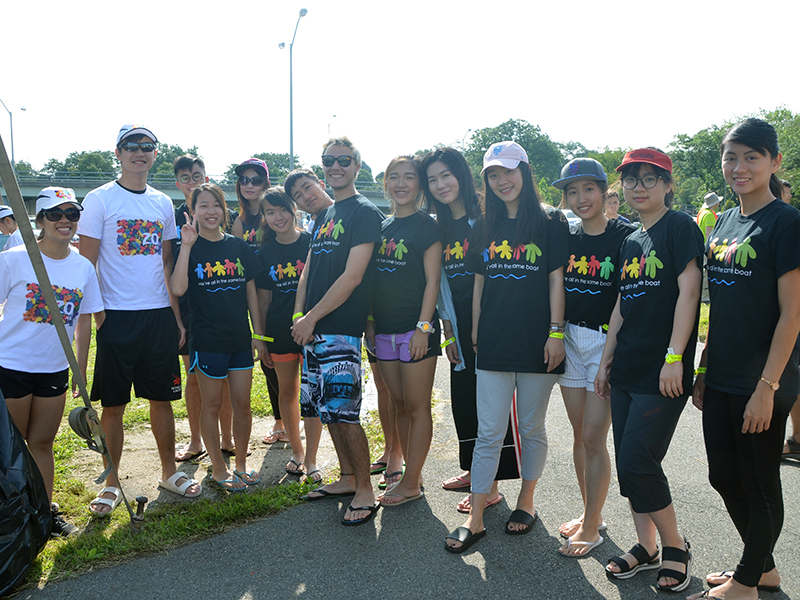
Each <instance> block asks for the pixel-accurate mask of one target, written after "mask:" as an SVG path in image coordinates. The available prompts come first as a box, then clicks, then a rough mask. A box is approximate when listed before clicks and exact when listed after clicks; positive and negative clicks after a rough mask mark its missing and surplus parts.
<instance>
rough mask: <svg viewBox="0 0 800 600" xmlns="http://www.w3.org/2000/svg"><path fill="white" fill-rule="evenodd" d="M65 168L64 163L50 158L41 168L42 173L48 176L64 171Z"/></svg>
mask: <svg viewBox="0 0 800 600" xmlns="http://www.w3.org/2000/svg"><path fill="white" fill-rule="evenodd" d="M66 170H67V167H65V166H64V163H63V162H61V161H60V160H58V159H57V158H51V159H50V160H48V161H47V162H46V163H44V166H43V167H42V173H47V174H48V175H55V174H56V173H57V172H58V171H66Z"/></svg>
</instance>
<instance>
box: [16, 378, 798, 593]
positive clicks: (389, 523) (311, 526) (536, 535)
mask: <svg viewBox="0 0 800 600" xmlns="http://www.w3.org/2000/svg"><path fill="white" fill-rule="evenodd" d="M439 366H440V369H439V373H438V374H437V382H436V387H437V388H438V389H439V390H447V389H448V387H447V374H446V365H444V364H440V365H439ZM441 395H444V396H445V397H446V393H444V394H441ZM441 395H440V397H441ZM435 414H436V416H435V419H436V421H435V425H434V441H433V445H432V447H431V453H430V456H429V458H428V461H427V464H426V467H425V470H424V473H423V474H424V476H425V480H426V482H427V490H428V491H427V493H426V497H425V499H424V500H421V501H417V502H413V503H410V504H407V505H403V506H399V507H395V508H387V509H381V511H380V512H379V513H378V516H377V517H376V519H375V521H374V523H370V524H368V525H366V526H362V527H353V528H344V527H342V526H341V525H340V523H339V519H340V518H341V516H342V515H343V514H344V510H345V505H344V504H342V503H340V502H337V501H335V500H325V501H319V502H313V503H307V504H304V505H301V506H298V507H295V508H293V509H291V510H288V511H286V512H283V513H281V514H279V515H277V516H274V517H270V518H266V519H263V520H261V521H259V522H256V523H252V524H249V525H245V526H243V527H240V528H238V529H235V530H233V531H230V532H228V533H225V534H221V535H217V536H214V537H212V538H209V539H207V540H205V541H202V542H198V543H195V544H192V545H190V546H186V547H183V548H180V549H178V550H172V551H169V552H165V553H163V554H159V555H155V556H149V557H146V558H142V559H139V560H136V561H133V562H130V563H128V564H124V565H121V566H117V567H112V568H107V569H101V570H98V571H95V572H93V573H89V574H87V575H83V576H81V577H78V578H76V579H73V580H70V581H66V582H62V583H58V584H53V585H49V586H46V587H45V588H43V589H41V590H26V591H24V592H22V593H20V594H19V596H17V598H20V599H34V600H44V599H51V598H52V599H58V600H63V599H84V598H86V599H91V600H96V599H100V598H109V599H114V600H125V599H129V598H130V599H136V600H150V599H152V600H163V599H164V598H181V599H183V598H204V599H205V598H214V599H220V600H243V599H247V600H261V599H264V600H267V599H270V600H271V599H275V598H300V599H307V600H311V599H317V598H319V599H326V600H328V599H339V598H358V599H360V598H377V597H382V598H388V599H406V598H408V599H416V598H443V599H450V598H453V599H456V598H457V599H459V600H466V599H472V598H476V599H477V598H503V599H508V600H513V599H517V598H525V599H530V598H534V599H551V598H553V599H555V598H566V599H573V598H574V599H578V598H581V599H582V598H590V599H599V598H619V599H622V600H638V599H645V598H656V597H657V596H658V593H657V592H656V590H655V581H656V577H655V572H653V571H650V572H645V573H642V574H640V575H637V576H636V577H635V578H633V579H632V580H630V581H625V582H620V583H612V582H610V581H608V580H607V578H606V577H605V575H604V571H603V566H604V565H605V563H606V560H607V559H608V557H610V556H613V555H616V554H619V553H622V552H624V551H625V550H627V549H628V548H629V547H630V546H631V545H632V544H633V543H634V541H635V538H634V532H633V525H632V523H631V519H630V516H629V512H628V508H627V504H626V503H625V502H624V501H623V499H622V498H621V497H620V496H619V494H618V488H617V484H616V481H615V480H614V479H612V482H611V491H610V492H609V498H608V501H607V503H606V509H605V512H604V518H605V521H606V522H607V523H608V531H607V534H606V542H605V544H604V545H602V546H600V547H599V548H597V549H596V550H595V551H594V552H593V553H592V554H591V555H590V556H589V557H587V558H584V559H582V560H576V559H568V558H564V557H562V556H560V555H559V554H558V553H557V552H556V549H557V548H558V546H559V545H560V543H561V542H560V538H559V537H558V525H559V524H560V523H562V522H563V521H565V520H568V519H570V518H573V517H576V516H578V515H579V514H580V512H581V505H580V494H579V492H578V487H577V484H576V482H575V476H574V473H573V470H572V458H571V447H572V442H571V432H570V428H569V423H568V421H567V418H566V413H565V411H564V406H563V402H562V400H561V397H560V394H559V393H558V390H557V389H556V390H554V392H553V395H552V398H551V404H550V410H549V413H548V419H547V428H548V436H549V440H550V456H549V458H548V462H547V467H546V468H545V472H544V475H543V476H542V479H541V481H540V483H539V486H538V489H537V491H536V501H537V508H538V511H539V517H540V518H539V520H537V521H536V523H535V525H534V529H533V531H532V532H531V534H530V535H527V536H519V537H512V536H507V535H504V534H503V532H502V530H503V526H504V524H505V521H506V519H507V518H508V515H509V513H510V511H511V509H513V504H514V500H515V498H516V493H517V491H518V489H519V487H518V483H517V482H513V481H512V482H506V483H503V484H501V486H500V489H501V492H503V493H504V494H505V496H506V500H505V501H504V502H502V503H501V504H499V505H497V506H495V507H493V508H490V509H489V510H487V512H486V525H487V529H488V535H487V536H486V538H484V539H483V540H481V541H480V542H479V543H477V544H476V545H475V546H474V548H473V549H471V550H470V551H469V552H468V553H466V554H463V555H453V554H450V553H448V552H445V550H444V549H443V543H444V538H445V536H446V535H447V533H448V532H450V531H451V530H453V529H454V528H455V527H457V526H458V525H460V524H461V523H462V522H463V515H460V514H459V513H457V512H456V511H455V504H456V502H457V501H458V500H459V499H460V498H461V497H462V494H461V493H456V492H446V491H444V490H442V489H441V488H440V486H439V482H440V481H442V480H443V479H445V478H446V477H448V476H450V475H452V474H454V473H456V472H457V455H456V436H455V430H454V428H453V423H452V418H451V415H450V404H449V401H447V400H444V401H441V402H439V403H438V404H437V406H436V409H435ZM705 461H706V459H705V450H704V446H703V440H702V433H701V427H700V413H699V412H698V411H697V410H695V409H694V407H693V406H691V404H689V405H687V408H686V410H685V412H684V415H683V417H682V419H681V421H680V423H679V425H678V429H677V431H676V434H675V438H674V440H673V443H672V446H671V448H670V451H669V454H668V456H667V458H666V460H665V468H666V471H667V474H668V476H669V478H670V482H671V486H672V492H673V497H674V501H675V505H676V507H677V511H678V520H679V523H680V527H681V531H682V532H684V533H685V534H686V536H687V537H688V538H689V540H690V541H691V543H692V547H693V552H694V557H695V565H694V567H693V569H692V574H693V577H692V585H691V586H690V587H689V589H688V590H687V594H688V593H693V592H696V591H700V590H702V589H703V587H704V585H703V584H704V576H705V574H706V573H707V572H710V571H712V570H720V569H724V568H732V567H735V565H736V562H737V559H738V557H739V554H740V552H741V542H740V540H739V537H738V535H737V534H736V531H735V530H734V528H733V526H732V524H731V522H730V519H729V518H728V515H727V513H726V512H725V509H724V507H723V505H722V502H721V500H720V499H719V497H718V495H717V494H716V492H714V491H713V490H712V489H711V487H710V485H709V484H708V481H707V473H706V471H707V467H706V462H705ZM782 475H783V484H784V496H785V498H786V522H785V524H784V528H783V534H782V536H781V539H780V541H779V543H778V547H777V548H776V559H777V562H778V567H779V569H780V570H781V573H782V575H783V592H782V593H778V594H769V593H762V594H761V597H762V598H763V599H765V600H772V599H775V600H778V599H781V600H783V599H786V598H794V599H797V600H800V568H798V566H800V561H799V560H798V551H797V548H798V547H799V546H800V465H798V466H791V465H787V466H784V467H782ZM373 481H374V482H375V483H376V484H377V477H376V478H374V480H373ZM684 595H685V594H680V595H678V596H670V597H683V596H684ZM661 597H662V598H663V597H664V595H663V594H662V595H661Z"/></svg>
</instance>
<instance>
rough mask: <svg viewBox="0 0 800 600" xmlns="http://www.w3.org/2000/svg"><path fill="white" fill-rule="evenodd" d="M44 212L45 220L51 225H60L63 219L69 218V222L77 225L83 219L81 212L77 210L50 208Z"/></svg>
mask: <svg viewBox="0 0 800 600" xmlns="http://www.w3.org/2000/svg"><path fill="white" fill-rule="evenodd" d="M43 212H44V218H45V219H47V220H48V221H50V222H51V223H58V222H59V221H60V220H61V217H67V221H69V222H71V223H75V222H76V221H77V220H79V219H80V218H81V211H79V210H78V209H77V208H63V209H62V208H49V209H47V210H45V211H43Z"/></svg>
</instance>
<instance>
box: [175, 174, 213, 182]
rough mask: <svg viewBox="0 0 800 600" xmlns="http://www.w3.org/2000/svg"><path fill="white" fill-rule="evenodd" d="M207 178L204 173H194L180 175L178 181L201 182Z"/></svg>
mask: <svg viewBox="0 0 800 600" xmlns="http://www.w3.org/2000/svg"><path fill="white" fill-rule="evenodd" d="M205 178H206V176H205V175H204V174H203V173H192V174H191V175H185V174H184V175H181V176H180V177H178V181H180V182H181V183H189V182H190V181H194V182H195V183H201V182H202V181H203V180H204V179H205Z"/></svg>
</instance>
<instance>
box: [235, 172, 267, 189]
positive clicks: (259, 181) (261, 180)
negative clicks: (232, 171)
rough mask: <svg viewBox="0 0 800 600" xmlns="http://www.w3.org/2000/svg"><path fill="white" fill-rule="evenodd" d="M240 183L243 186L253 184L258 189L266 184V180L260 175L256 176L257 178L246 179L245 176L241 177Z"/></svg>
mask: <svg viewBox="0 0 800 600" xmlns="http://www.w3.org/2000/svg"><path fill="white" fill-rule="evenodd" d="M239 183H240V184H242V185H247V184H248V183H252V184H253V185H254V186H256V187H258V186H260V185H262V184H263V183H264V178H263V177H261V176H260V175H256V176H255V177H245V176H244V175H241V176H240V177H239Z"/></svg>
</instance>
